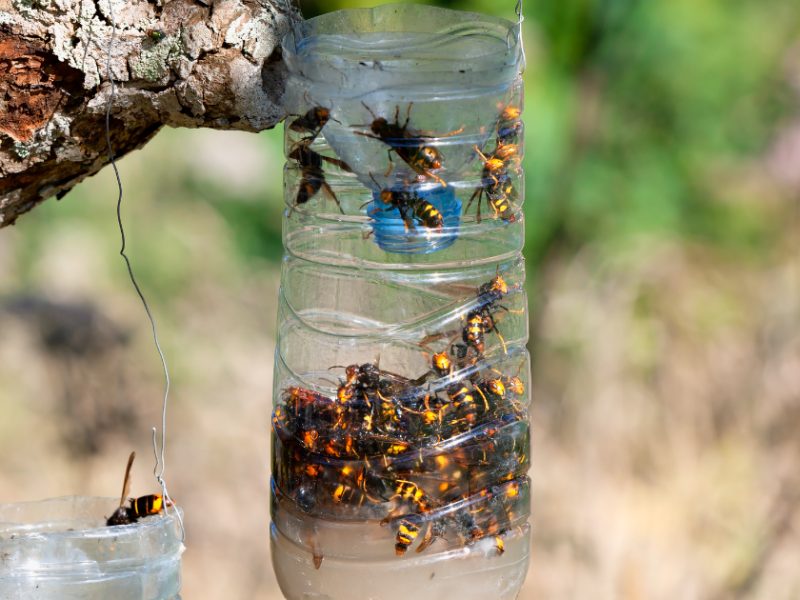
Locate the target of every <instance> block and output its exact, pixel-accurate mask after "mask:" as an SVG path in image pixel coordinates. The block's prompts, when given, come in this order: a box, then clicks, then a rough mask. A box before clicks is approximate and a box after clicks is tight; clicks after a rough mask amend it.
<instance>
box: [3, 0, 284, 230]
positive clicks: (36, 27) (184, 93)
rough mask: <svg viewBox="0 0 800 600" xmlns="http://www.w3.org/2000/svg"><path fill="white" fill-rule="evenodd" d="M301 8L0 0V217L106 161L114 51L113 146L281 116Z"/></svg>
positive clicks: (278, 2)
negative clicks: (289, 39) (292, 30)
mask: <svg viewBox="0 0 800 600" xmlns="http://www.w3.org/2000/svg"><path fill="white" fill-rule="evenodd" d="M109 2H111V5H110V6H109ZM206 2H208V3H206ZM110 8H111V9H113V13H114V21H115V26H116V27H115V42H114V44H113V47H111V44H110V41H111V32H112V22H111V10H110ZM292 18H294V19H296V18H298V17H297V16H296V14H295V13H293V12H290V8H289V7H288V3H287V2H286V1H285V0H247V1H244V0H217V1H216V2H212V1H211V0H167V1H163V0H0V227H3V226H6V225H9V224H12V223H13V222H14V221H15V220H16V219H17V217H18V216H19V215H21V214H23V213H25V212H27V211H28V210H30V209H31V208H33V207H34V206H36V205H37V204H39V203H40V202H42V201H43V200H44V199H46V198H49V197H51V196H57V197H58V198H61V197H63V196H64V195H65V194H66V193H67V192H68V191H69V190H70V189H71V188H72V187H74V186H75V184H77V183H78V182H80V181H81V180H83V179H84V178H86V177H87V176H89V175H93V174H94V173H96V172H97V171H99V170H100V169H101V168H102V167H103V166H104V165H105V164H106V162H107V160H106V158H107V157H106V156H105V155H106V150H105V110H106V104H107V102H108V98H109V94H110V91H111V85H110V82H109V81H108V76H107V72H106V68H107V63H108V62H109V60H110V69H111V73H112V76H113V78H114V81H115V83H116V86H117V93H116V96H115V99H114V102H113V104H112V107H111V119H110V127H111V136H112V140H113V143H114V151H115V155H116V156H119V157H121V156H124V155H125V154H127V153H128V152H130V151H131V150H135V149H137V148H140V147H141V146H142V145H144V144H145V143H146V142H147V141H149V140H150V139H151V138H152V137H153V135H155V134H156V133H157V132H158V130H159V129H160V128H161V127H162V126H164V125H167V126H170V127H212V128H217V129H238V130H243V131H251V132H258V131H261V130H264V129H268V128H271V127H273V126H274V125H275V124H276V123H278V122H279V121H280V120H281V119H282V118H283V117H284V110H283V84H284V78H285V75H284V71H283V63H282V60H281V50H280V40H281V39H282V37H283V35H284V34H285V33H286V32H287V31H288V29H289V25H290V19H292ZM148 32H151V33H150V34H148ZM153 32H155V33H153ZM109 49H110V50H111V52H110V56H109Z"/></svg>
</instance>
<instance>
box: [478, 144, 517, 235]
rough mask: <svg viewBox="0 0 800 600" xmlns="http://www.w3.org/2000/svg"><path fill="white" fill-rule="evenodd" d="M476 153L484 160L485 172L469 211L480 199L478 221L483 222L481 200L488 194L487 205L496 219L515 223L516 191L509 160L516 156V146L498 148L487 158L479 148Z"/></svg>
mask: <svg viewBox="0 0 800 600" xmlns="http://www.w3.org/2000/svg"><path fill="white" fill-rule="evenodd" d="M512 150H513V151H512ZM475 151H476V152H477V153H478V155H479V156H480V157H481V160H483V172H482V174H481V184H480V185H479V186H477V187H476V188H475V191H474V192H473V193H472V196H471V197H470V199H469V202H468V203H467V210H469V207H470V206H472V201H473V200H474V199H475V197H476V196H477V197H478V212H477V216H476V219H477V221H478V223H480V222H481V200H482V199H483V195H484V194H486V203H487V204H488V205H489V206H491V208H492V209H493V210H494V213H495V218H498V217H499V218H500V219H502V220H503V221H506V222H508V223H514V222H515V221H516V216H515V215H514V206H513V203H512V201H511V198H512V197H514V198H516V195H517V194H516V190H515V189H514V186H513V184H512V183H511V181H510V180H509V177H508V165H507V164H506V161H507V160H508V158H510V157H513V155H514V154H516V146H512V145H508V146H498V148H497V150H495V153H494V154H492V155H491V156H489V157H487V156H485V155H484V154H483V153H482V152H481V151H480V150H478V147H477V146H475Z"/></svg>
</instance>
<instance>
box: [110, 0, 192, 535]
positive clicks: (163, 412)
mask: <svg viewBox="0 0 800 600" xmlns="http://www.w3.org/2000/svg"><path fill="white" fill-rule="evenodd" d="M113 1H114V0H108V11H109V16H110V17H111V41H110V42H109V44H108V60H107V62H106V75H107V76H108V80H109V81H110V82H111V94H110V95H109V97H108V104H107V105H106V143H107V145H108V156H109V158H110V159H111V166H112V167H114V175H115V176H116V178H117V187H118V188H119V198H118V199H117V223H118V224H119V234H120V236H121V237H122V248H120V251H119V253H120V255H121V256H122V258H124V259H125V264H126V265H127V266H128V275H130V278H131V282H132V283H133V287H134V288H136V293H137V294H139V298H140V299H141V301H142V304H143V305H144V310H145V311H146V312H147V317H148V318H149V319H150V325H151V326H152V327H153V338H154V339H155V342H156V349H157V350H158V355H159V356H160V357H161V365H162V366H163V367H164V378H165V379H166V382H167V387H166V390H165V392H164V405H163V408H162V410H161V459H160V461H159V457H158V447H157V446H156V428H155V427H153V454H155V457H156V466H155V467H154V468H153V475H155V477H156V479H157V480H158V483H159V484H161V493H162V495H163V496H164V498H165V499H166V502H164V512H166V513H167V515H169V507H168V505H171V504H172V498H170V496H169V492H167V484H166V482H165V481H164V467H165V463H164V444H165V442H166V437H167V398H168V397H169V371H168V370H167V361H166V359H165V358H164V353H163V352H162V351H161V345H160V344H159V343H158V331H157V330H156V322H155V320H154V319H153V315H152V314H151V313H150V308H149V307H148V306H147V301H146V300H145V299H144V295H143V294H142V290H141V289H139V285H138V284H137V283H136V278H135V277H134V276H133V268H132V267H131V261H130V260H129V259H128V257H127V255H126V254H125V230H124V229H123V228H122V215H121V212H120V211H121V208H122V181H121V180H120V178H119V170H117V163H116V161H115V160H114V151H113V150H112V149H111V124H110V119H111V104H112V102H114V94H115V92H116V86H115V84H114V77H113V76H112V74H111V50H112V48H113V47H114V39H115V37H116V32H117V24H116V21H115V20H114V6H113ZM159 464H160V465H161V471H160V472H159V470H158V467H159ZM175 515H176V516H177V517H178V522H179V523H180V525H181V543H183V542H185V541H186V529H185V528H184V526H183V518H182V517H181V513H180V511H179V510H178V508H177V507H175Z"/></svg>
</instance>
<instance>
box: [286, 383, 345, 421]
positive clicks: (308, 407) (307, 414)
mask: <svg viewBox="0 0 800 600" xmlns="http://www.w3.org/2000/svg"><path fill="white" fill-rule="evenodd" d="M282 399H283V402H284V405H285V410H283V411H282V410H281V408H280V407H277V408H276V409H275V415H274V417H273V420H274V422H275V424H276V425H277V424H281V425H284V426H285V425H286V424H287V422H291V424H292V425H295V426H297V427H300V428H301V429H306V428H307V426H309V425H311V426H313V425H314V421H315V420H318V419H319V418H320V416H321V411H324V410H326V409H328V408H330V406H331V405H332V404H333V401H332V400H331V399H330V398H328V397H327V396H325V395H324V394H320V393H319V392H315V391H313V390H309V389H306V388H303V387H289V388H286V389H285V390H284V391H283V394H282Z"/></svg>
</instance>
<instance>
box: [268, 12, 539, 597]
mask: <svg viewBox="0 0 800 600" xmlns="http://www.w3.org/2000/svg"><path fill="white" fill-rule="evenodd" d="M283 52H284V60H285V61H286V63H287V65H288V67H289V72H290V76H289V79H288V81H287V91H286V103H287V106H288V107H290V109H291V112H292V113H294V114H293V115H292V116H290V117H289V118H288V119H287V121H286V129H285V133H286V135H285V140H286V144H285V151H286V156H287V158H288V163H287V166H286V169H285V178H284V186H285V199H286V203H287V210H286V218H285V220H284V247H285V250H286V254H285V256H284V260H283V268H282V274H281V297H280V303H279V314H278V331H279V338H278V347H277V350H276V368H275V377H274V382H275V384H274V385H275V389H274V413H273V433H272V439H273V449H272V452H273V455H272V459H273V473H272V477H273V478H272V499H271V508H272V539H271V544H272V560H273V566H274V568H275V572H276V574H277V577H278V581H279V583H280V586H281V590H282V591H283V594H284V596H285V597H286V598H287V599H289V600H369V599H370V598H378V597H379V598H381V600H400V599H403V600H407V598H415V599H417V600H450V599H453V600H455V599H458V600H469V599H471V598H476V599H477V598H481V599H485V598H492V599H511V598H515V597H516V596H517V594H518V593H519V590H520V588H521V586H522V582H523V580H524V577H525V574H526V572H527V568H528V557H529V547H530V528H529V525H528V523H527V520H528V515H529V511H530V506H529V480H528V478H527V476H526V472H527V470H528V466H529V446H530V442H529V426H528V413H527V406H528V381H529V358H528V354H527V351H526V350H525V344H526V342H527V335H528V323H527V306H526V297H525V293H524V288H523V284H524V277H525V272H524V262H523V258H522V255H521V250H522V244H523V240H524V224H523V216H522V207H521V203H522V198H523V197H524V189H523V177H522V169H521V168H520V159H521V157H522V151H523V147H522V138H523V136H522V123H521V121H520V119H519V116H520V113H521V110H522V83H521V79H520V77H519V75H520V71H521V67H522V61H523V55H522V49H521V44H520V41H519V28H518V25H517V23H515V22H514V23H512V22H510V21H505V20H503V19H498V18H494V17H489V16H485V15H478V14H473V13H464V12H456V11H451V10H446V9H441V8H434V7H426V6H421V5H409V4H393V5H387V6H382V7H378V8H375V9H353V10H344V11H338V12H334V13H329V14H326V15H323V16H321V17H317V18H315V19H312V20H310V21H308V22H306V23H305V24H303V26H302V30H300V31H298V32H297V43H296V44H295V39H294V37H293V36H291V35H290V36H289V37H288V38H287V40H286V41H284V48H283ZM334 198H335V200H334ZM479 208H480V215H479V214H478V210H479Z"/></svg>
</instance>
